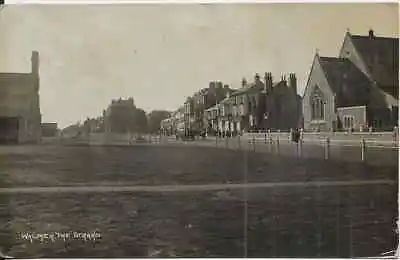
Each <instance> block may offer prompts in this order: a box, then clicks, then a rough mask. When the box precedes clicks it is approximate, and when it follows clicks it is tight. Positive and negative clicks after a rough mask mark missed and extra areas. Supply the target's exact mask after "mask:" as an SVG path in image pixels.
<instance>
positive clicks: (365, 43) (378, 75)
mask: <svg viewBox="0 0 400 260" xmlns="http://www.w3.org/2000/svg"><path fill="white" fill-rule="evenodd" d="M351 40H352V42H353V44H354V47H355V48H356V49H357V52H358V53H359V54H360V55H361V57H362V59H363V61H364V63H365V65H366V66H367V67H368V70H369V72H370V74H371V76H372V78H373V79H374V80H375V81H376V82H377V83H378V85H380V87H391V88H390V89H384V90H385V91H388V92H389V93H390V94H392V95H394V94H395V93H394V92H395V88H393V86H399V59H398V58H399V39H398V38H390V37H376V36H374V35H373V31H372V30H371V31H370V35H369V36H361V35H351Z"/></svg>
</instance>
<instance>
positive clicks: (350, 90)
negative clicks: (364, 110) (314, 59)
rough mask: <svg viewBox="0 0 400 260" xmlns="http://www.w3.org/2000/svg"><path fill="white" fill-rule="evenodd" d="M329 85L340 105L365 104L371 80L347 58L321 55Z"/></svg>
mask: <svg viewBox="0 0 400 260" xmlns="http://www.w3.org/2000/svg"><path fill="white" fill-rule="evenodd" d="M319 62H320V64H321V67H322V70H323V71H324V73H325V76H326V79H327V80H328V83H329V86H330V87H331V90H332V92H333V93H335V94H336V97H337V99H336V100H337V105H338V106H357V105H365V104H366V102H368V97H369V90H370V88H371V82H370V80H369V79H368V78H367V76H366V75H365V74H364V73H362V72H361V71H360V70H359V69H358V68H357V67H356V66H355V65H354V64H353V63H352V62H351V61H350V60H348V59H347V58H334V57H319Z"/></svg>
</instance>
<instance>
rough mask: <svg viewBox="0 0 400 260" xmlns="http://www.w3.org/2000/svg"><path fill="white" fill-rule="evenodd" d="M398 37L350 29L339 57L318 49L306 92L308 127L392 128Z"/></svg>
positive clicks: (395, 119) (395, 110) (394, 122)
mask: <svg viewBox="0 0 400 260" xmlns="http://www.w3.org/2000/svg"><path fill="white" fill-rule="evenodd" d="M398 57H399V40H398V38H390V37H380V36H376V35H375V34H374V31H373V30H370V31H369V33H368V35H365V36H364V35H353V34H351V33H350V32H347V33H346V35H345V37H344V41H343V44H342V48H341V50H340V53H339V55H338V57H324V56H321V55H320V54H319V53H318V52H317V53H316V54H315V57H314V61H313V64H312V67H311V71H310V74H309V78H308V81H307V85H306V87H305V92H304V95H303V117H304V129H305V130H311V131H313V130H317V131H332V130H333V131H336V130H353V131H363V130H366V129H368V128H369V127H372V128H374V129H375V130H376V131H384V130H392V129H393V127H394V126H395V125H397V124H398V102H399V100H398V90H399V63H398Z"/></svg>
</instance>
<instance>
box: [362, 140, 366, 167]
mask: <svg viewBox="0 0 400 260" xmlns="http://www.w3.org/2000/svg"><path fill="white" fill-rule="evenodd" d="M366 148H367V147H366V145H365V139H364V138H362V139H361V161H363V162H365V161H366V154H365V153H366Z"/></svg>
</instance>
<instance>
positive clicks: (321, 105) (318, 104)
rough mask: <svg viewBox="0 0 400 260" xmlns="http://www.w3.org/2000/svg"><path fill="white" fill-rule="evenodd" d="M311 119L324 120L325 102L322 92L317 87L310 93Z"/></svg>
mask: <svg viewBox="0 0 400 260" xmlns="http://www.w3.org/2000/svg"><path fill="white" fill-rule="evenodd" d="M310 104H311V119H312V120H324V118H325V102H324V97H323V94H322V92H321V91H320V89H319V88H318V87H316V88H315V90H314V92H313V94H312V95H311V102H310Z"/></svg>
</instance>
